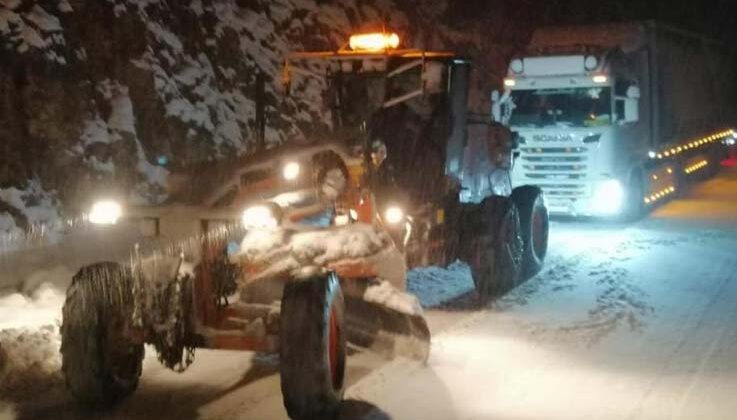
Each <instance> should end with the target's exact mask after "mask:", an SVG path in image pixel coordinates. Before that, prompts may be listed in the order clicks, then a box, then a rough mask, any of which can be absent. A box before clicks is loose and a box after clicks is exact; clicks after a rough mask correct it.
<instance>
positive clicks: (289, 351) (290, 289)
mask: <svg viewBox="0 0 737 420" xmlns="http://www.w3.org/2000/svg"><path fill="white" fill-rule="evenodd" d="M344 313H345V308H344V301H343V293H342V292H341V289H340V283H339V281H338V277H337V276H336V275H335V274H334V273H330V274H327V275H321V276H318V277H314V278H311V279H308V280H299V281H293V282H290V283H288V284H287V285H286V286H285V288H284V296H283V297H282V305H281V321H280V322H281V325H280V329H279V334H280V342H279V356H280V370H281V390H282V395H283V398H284V407H285V408H286V409H287V413H288V414H289V417H291V418H292V419H295V420H303V419H330V418H333V417H335V416H337V414H338V410H339V408H340V402H341V400H342V399H343V391H344V376H345V359H346V335H345V333H344V332H345V328H344Z"/></svg>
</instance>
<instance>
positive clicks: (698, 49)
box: [494, 22, 737, 220]
mask: <svg viewBox="0 0 737 420" xmlns="http://www.w3.org/2000/svg"><path fill="white" fill-rule="evenodd" d="M736 68H737V61H736V60H735V54H734V53H733V52H731V51H730V50H729V49H728V47H726V46H723V45H720V44H718V43H716V42H713V41H710V40H708V39H706V38H704V37H701V36H698V35H696V34H692V33H689V32H686V31H682V30H679V29H676V28H672V27H669V26H665V25H661V24H656V23H654V22H632V23H618V24H609V25H592V26H573V27H550V28H542V29H539V30H537V31H536V32H535V33H534V35H533V37H532V39H531V41H530V43H529V45H528V47H527V49H526V51H525V52H524V53H522V54H520V55H518V56H517V57H515V58H514V59H512V60H511V62H510V65H509V70H508V76H507V78H506V79H505V80H504V85H505V90H504V92H503V94H501V95H500V94H498V93H497V94H496V95H495V96H494V100H495V105H494V111H495V112H494V113H495V118H496V119H497V120H498V121H501V122H503V123H504V124H506V125H508V126H510V127H511V129H512V130H514V131H516V132H518V133H519V135H520V153H521V154H520V158H519V161H518V164H517V165H516V166H515V168H514V170H513V171H512V176H513V180H514V181H515V182H516V183H520V184H525V183H533V184H537V185H540V186H541V188H542V189H543V191H544V192H545V194H546V198H547V200H548V201H547V203H548V208H549V210H550V212H551V213H552V214H559V215H569V216H598V217H607V218H612V217H613V218H618V219H625V220H634V219H637V218H638V217H641V216H642V215H643V214H645V213H646V212H647V211H649V210H650V209H652V208H653V207H655V206H657V205H658V204H660V203H662V202H663V201H665V200H666V199H667V198H669V197H672V196H674V195H675V194H677V193H678V192H679V191H681V190H683V188H684V187H685V186H686V185H687V183H688V182H689V181H695V180H699V179H703V178H704V177H708V176H710V175H713V174H714V173H715V172H716V171H717V170H718V168H719V165H720V160H721V159H723V157H724V154H725V145H728V144H730V143H732V142H733V141H734V139H735V131H734V130H733V129H732V127H734V125H735V123H737V112H736V107H737V79H735V78H734V72H735V69H736Z"/></svg>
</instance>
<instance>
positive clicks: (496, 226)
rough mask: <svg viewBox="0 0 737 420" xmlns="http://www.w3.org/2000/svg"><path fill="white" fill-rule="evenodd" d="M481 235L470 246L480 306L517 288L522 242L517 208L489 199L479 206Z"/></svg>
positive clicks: (505, 201)
mask: <svg viewBox="0 0 737 420" xmlns="http://www.w3.org/2000/svg"><path fill="white" fill-rule="evenodd" d="M480 209H481V213H482V214H481V218H482V226H483V228H482V231H481V232H480V233H479V234H478V235H477V236H476V237H475V238H474V239H473V244H471V261H469V263H470V265H471V272H472V274H473V281H474V285H475V286H476V292H477V294H478V296H479V300H480V301H481V303H487V302H488V301H489V299H490V298H492V297H494V296H499V295H501V294H502V293H504V292H507V291H509V290H511V289H512V288H514V287H515V286H516V285H517V282H518V281H519V278H520V270H521V265H522V248H523V243H522V238H521V237H520V222H519V214H518V212H517V207H515V205H514V203H512V201H511V200H510V199H508V198H506V197H489V198H487V199H485V200H484V201H483V202H482V203H481V206H480Z"/></svg>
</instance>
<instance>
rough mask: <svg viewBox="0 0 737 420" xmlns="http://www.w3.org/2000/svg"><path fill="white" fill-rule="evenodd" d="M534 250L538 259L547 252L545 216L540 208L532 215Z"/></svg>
mask: <svg viewBox="0 0 737 420" xmlns="http://www.w3.org/2000/svg"><path fill="white" fill-rule="evenodd" d="M532 249H533V251H535V256H536V257H538V258H539V257H540V256H541V255H542V254H543V253H544V252H545V216H544V214H543V211H542V209H540V208H537V209H535V211H534V212H533V213H532Z"/></svg>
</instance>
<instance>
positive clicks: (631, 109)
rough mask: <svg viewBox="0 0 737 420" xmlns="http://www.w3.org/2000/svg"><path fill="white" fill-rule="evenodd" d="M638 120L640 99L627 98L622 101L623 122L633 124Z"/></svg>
mask: <svg viewBox="0 0 737 420" xmlns="http://www.w3.org/2000/svg"><path fill="white" fill-rule="evenodd" d="M639 120H640V99H639V98H627V99H625V100H624V121H625V122H628V123H635V122H637V121H639Z"/></svg>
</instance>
